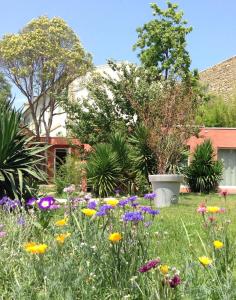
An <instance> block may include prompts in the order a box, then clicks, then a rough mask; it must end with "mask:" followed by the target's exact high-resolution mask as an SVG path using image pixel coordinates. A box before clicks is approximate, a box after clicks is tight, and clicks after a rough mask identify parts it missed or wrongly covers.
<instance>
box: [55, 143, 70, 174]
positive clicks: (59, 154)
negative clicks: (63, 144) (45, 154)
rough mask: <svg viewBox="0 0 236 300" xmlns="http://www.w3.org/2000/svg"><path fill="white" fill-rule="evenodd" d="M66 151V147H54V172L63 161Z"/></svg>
mask: <svg viewBox="0 0 236 300" xmlns="http://www.w3.org/2000/svg"><path fill="white" fill-rule="evenodd" d="M67 153H68V149H65V148H64V149H63V148H58V149H55V171H56V172H57V171H58V170H59V168H60V166H61V165H62V164H64V163H65V161H66V156H67ZM56 172H55V173H56Z"/></svg>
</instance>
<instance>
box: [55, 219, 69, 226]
mask: <svg viewBox="0 0 236 300" xmlns="http://www.w3.org/2000/svg"><path fill="white" fill-rule="evenodd" d="M67 223H68V218H64V219H61V220H58V221H56V222H55V225H56V226H59V227H60V226H65V225H67Z"/></svg>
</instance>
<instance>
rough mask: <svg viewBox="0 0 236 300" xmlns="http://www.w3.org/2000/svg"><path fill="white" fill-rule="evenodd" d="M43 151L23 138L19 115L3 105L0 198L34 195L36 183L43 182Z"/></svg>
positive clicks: (1, 115) (0, 125)
mask: <svg viewBox="0 0 236 300" xmlns="http://www.w3.org/2000/svg"><path fill="white" fill-rule="evenodd" d="M44 150H45V147H41V145H40V143H36V142H32V137H30V138H29V137H27V136H26V135H25V134H24V128H22V126H21V115H20V113H19V112H17V111H16V110H15V109H13V108H12V107H11V104H9V103H6V104H3V105H1V108H0V196H3V195H7V196H9V197H11V198H13V199H14V198H19V199H22V198H25V197H28V196H31V195H32V194H33V193H34V186H35V182H36V181H39V182H40V181H44V180H45V174H44V172H43V171H42V170H41V169H40V164H41V163H42V160H43V157H42V155H41V153H42V152H43V151H44Z"/></svg>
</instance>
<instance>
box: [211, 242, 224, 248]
mask: <svg viewBox="0 0 236 300" xmlns="http://www.w3.org/2000/svg"><path fill="white" fill-rule="evenodd" d="M213 245H214V247H215V248H216V249H221V248H223V246H224V244H223V243H222V242H221V241H214V242H213Z"/></svg>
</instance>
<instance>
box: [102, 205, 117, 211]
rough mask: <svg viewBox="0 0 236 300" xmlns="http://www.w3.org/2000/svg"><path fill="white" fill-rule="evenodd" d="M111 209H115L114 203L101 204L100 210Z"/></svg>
mask: <svg viewBox="0 0 236 300" xmlns="http://www.w3.org/2000/svg"><path fill="white" fill-rule="evenodd" d="M110 209H114V207H113V206H112V205H109V204H104V205H101V206H100V210H104V211H107V210H110Z"/></svg>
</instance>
